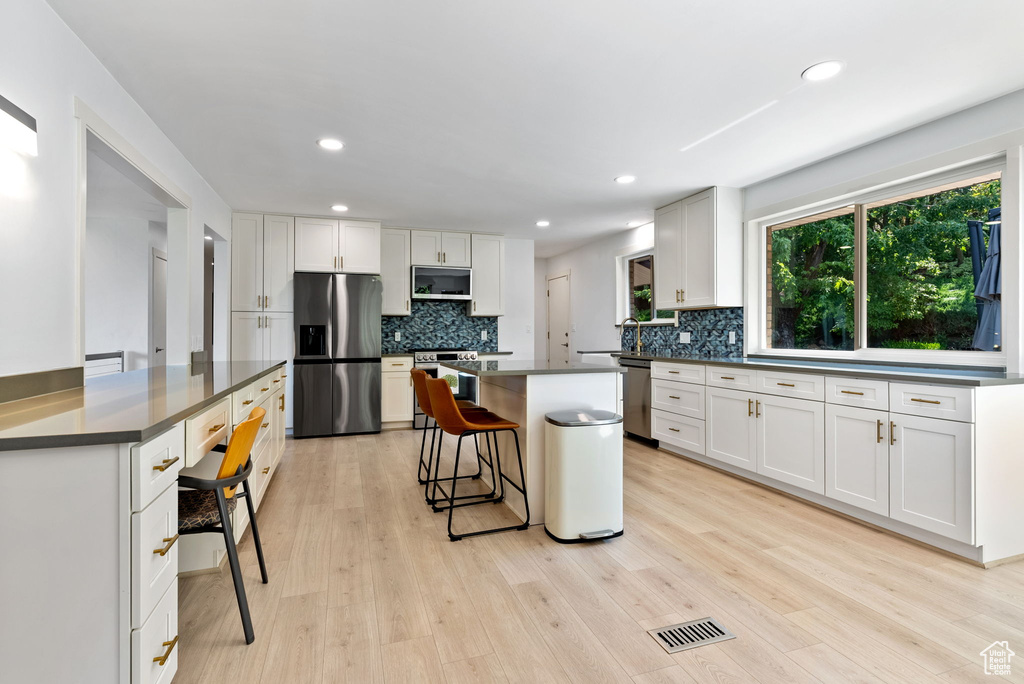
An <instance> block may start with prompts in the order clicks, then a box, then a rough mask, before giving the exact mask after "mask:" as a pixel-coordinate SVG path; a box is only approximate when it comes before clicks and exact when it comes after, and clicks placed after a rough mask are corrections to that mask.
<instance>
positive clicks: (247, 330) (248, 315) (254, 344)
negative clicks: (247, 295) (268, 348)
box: [231, 311, 264, 361]
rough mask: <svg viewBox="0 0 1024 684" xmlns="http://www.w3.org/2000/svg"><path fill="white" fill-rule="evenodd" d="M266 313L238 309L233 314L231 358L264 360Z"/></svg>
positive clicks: (233, 359) (235, 359)
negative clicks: (264, 321)
mask: <svg viewBox="0 0 1024 684" xmlns="http://www.w3.org/2000/svg"><path fill="white" fill-rule="evenodd" d="M263 320H264V314H261V313H253V312H249V311H236V312H235V313H233V314H231V360H232V361H262V360H263Z"/></svg>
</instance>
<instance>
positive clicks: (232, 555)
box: [214, 487, 256, 644]
mask: <svg viewBox="0 0 1024 684" xmlns="http://www.w3.org/2000/svg"><path fill="white" fill-rule="evenodd" d="M214 494H215V495H216V497H217V510H218V511H219V512H220V527H221V529H222V530H223V531H224V547H225V548H226V549H227V552H228V565H230V566H231V579H232V580H233V581H234V583H235V597H236V598H237V599H238V612H239V613H241V615H242V629H243V630H244V631H245V643H247V644H251V643H252V642H253V641H255V640H256V636H255V635H254V634H253V633H252V617H251V616H250V615H249V601H248V600H246V598H245V584H244V583H243V582H242V569H241V568H240V567H239V566H238V549H236V548H235V536H234V534H232V532H231V520H230V518H229V517H228V504H227V501H226V500H225V499H224V489H223V488H222V487H217V489H216V490H214Z"/></svg>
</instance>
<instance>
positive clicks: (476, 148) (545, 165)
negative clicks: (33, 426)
mask: <svg viewBox="0 0 1024 684" xmlns="http://www.w3.org/2000/svg"><path fill="white" fill-rule="evenodd" d="M49 2H50V4H51V5H52V6H53V7H54V8H55V9H56V11H57V12H58V13H59V14H60V15H61V17H63V18H64V20H65V21H66V22H67V23H68V24H69V25H70V26H71V28H72V29H73V30H74V31H75V32H76V33H77V34H78V35H79V36H80V37H81V38H82V39H83V40H84V41H85V43H86V44H87V45H88V46H89V47H90V48H91V49H92V50H93V52H95V53H96V55H97V56H98V57H99V58H100V60H102V61H103V63H104V64H105V65H106V66H107V68H109V69H110V71H111V72H112V73H113V74H114V76H115V77H116V78H117V79H118V80H119V81H120V82H121V83H122V84H123V85H124V86H125V87H126V88H127V89H128V91H129V92H130V93H131V94H132V95H133V96H134V97H135V98H136V99H137V100H138V102H139V103H140V104H141V105H142V106H143V108H145V110H146V111H147V112H148V113H149V114H150V116H152V117H153V119H155V120H156V122H157V123H158V124H159V125H160V126H161V128H162V129H163V130H164V131H165V132H166V133H167V135H168V136H169V137H170V138H171V140H172V141H173V142H174V143H175V144H176V145H177V146H178V147H179V148H180V149H181V150H182V152H183V153H184V154H185V156H187V157H188V158H189V160H190V161H192V163H193V164H194V165H195V167H196V169H198V170H199V172H200V173H201V174H203V176H205V177H206V179H207V180H208V181H209V182H210V184H211V185H212V186H213V187H214V189H216V190H217V191H218V192H219V193H220V194H221V195H222V196H223V197H224V199H225V200H226V201H227V202H228V203H229V204H230V205H231V206H232V207H234V208H236V209H252V210H266V211H273V212H282V213H296V214H319V215H324V214H330V210H329V207H330V205H331V204H333V203H337V202H340V203H343V204H346V205H348V206H349V207H350V211H349V214H348V215H350V216H353V217H370V218H379V219H382V220H383V221H384V223H385V224H387V225H397V226H410V227H421V228H447V229H455V230H481V231H490V232H502V233H505V234H508V235H516V236H524V237H532V238H536V239H537V240H538V244H537V253H538V255H540V256H544V255H549V254H554V253H557V252H559V251H562V250H564V249H566V248H567V247H569V246H572V245H574V244H579V243H580V242H582V241H583V240H585V239H587V238H592V237H594V236H596V235H599V234H604V233H609V232H613V231H617V230H622V229H623V228H624V227H625V225H626V223H627V222H628V221H630V220H634V219H642V218H650V217H651V216H653V210H654V208H655V207H657V206H660V205H662V204H665V203H667V202H670V201H672V200H674V199H677V198H679V197H682V196H684V195H685V194H687V193H689V192H691V191H694V190H698V189H702V188H704V187H707V186H709V185H731V186H745V185H749V184H751V183H753V182H757V181H760V180H763V179H765V178H768V177H771V176H774V175H777V174H779V173H782V172H784V171H788V170H790V169H793V168H795V167H798V166H802V165H805V164H807V163H810V162H812V161H816V160H818V159H821V158H823V157H826V156H830V155H833V154H836V153H838V152H841V151H843V150H846V149H849V148H851V147H855V146H858V145H862V144H864V143H867V142H869V141H872V140H875V139H878V138H880V137H884V136H886V135H889V134H892V133H895V132H897V131H900V130H903V129H906V128H909V127H912V126H914V125H917V124H920V123H923V122H925V121H929V120H932V119H935V118H938V117H940V116H943V115H946V114H948V113H951V112H954V111H957V110H960V109H964V108H966V107H969V106H971V105H974V104H978V103H980V102H983V101H985V100H989V99H992V98H993V97H996V96H999V95H1002V94H1005V93H1008V92H1011V91H1013V90H1017V89H1020V88H1022V87H1024V41H1022V40H1021V36H1022V35H1024V32H1022V28H1024V2H1020V0H990V1H989V2H986V3H982V4H977V5H975V4H972V3H967V2H963V0H900V1H899V2H893V0H858V1H857V2H822V1H821V0H774V1H771V2H766V1H765V0H730V1H729V2H709V1H698V0H685V1H684V0H645V2H639V3H638V2H629V1H628V0H562V1H560V2H551V1H550V0H516V1H514V2H513V1H510V0H431V1H430V2H387V1H383V0H369V1H368V0H363V1H360V2H355V1H351V0H349V1H345V2H338V1H337V0H319V1H316V0H292V1H291V2H287V1H285V0H277V1H270V0H257V1H254V0H217V1H216V2H210V1H209V0H178V1H175V2H124V1H123V0H89V2H82V1H81V0H49ZM825 59H841V60H844V61H845V62H846V63H847V64H848V67H847V69H846V71H845V72H843V73H842V74H841V75H840V76H839V77H838V78H836V79H835V80H833V81H829V82H825V83H819V84H804V83H803V82H802V81H801V80H800V72H801V71H802V70H803V69H804V68H805V67H807V66H809V65H811V64H814V63H816V62H818V61H821V60H825ZM775 100H777V101H778V102H777V103H776V104H774V105H772V106H769V107H768V108H767V109H764V110H763V111H761V112H760V113H758V114H756V115H754V116H751V117H750V118H748V119H746V120H744V121H742V122H741V123H739V124H737V125H734V126H732V127H730V128H728V129H727V130H725V131H723V132H721V133H719V134H718V135H716V136H713V137H711V138H710V139H708V140H706V141H705V142H702V143H701V144H699V145H697V146H695V147H693V148H692V149H690V150H688V151H686V152H680V148H683V147H685V146H687V145H691V144H692V143H694V142H695V141H698V140H700V139H701V138H704V137H705V136H707V135H708V134H710V133H712V132H714V131H716V130H719V129H721V128H722V127H725V126H728V125H729V124H730V123H733V122H735V121H737V120H738V119H741V118H742V117H744V116H746V115H748V114H750V113H751V112H754V111H756V110H758V109H759V108H762V107H765V106H766V105H768V104H769V103H770V102H772V101H775ZM325 136H334V137H338V138H340V139H342V140H343V141H344V142H345V144H346V148H345V150H344V151H342V152H340V153H327V152H324V151H322V150H320V149H319V148H318V147H316V145H315V144H314V141H315V140H316V139H317V138H320V137H325ZM622 174H632V175H635V176H637V177H638V180H637V182H636V183H634V184H633V185H628V186H622V185H618V184H616V183H613V182H612V179H613V178H614V177H615V176H619V175H622ZM542 218H544V219H548V220H550V221H551V227H550V228H549V229H547V230H540V229H538V228H536V227H535V226H534V223H535V222H536V221H537V220H538V219H542Z"/></svg>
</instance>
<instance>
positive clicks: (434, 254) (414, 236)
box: [410, 230, 441, 266]
mask: <svg viewBox="0 0 1024 684" xmlns="http://www.w3.org/2000/svg"><path fill="white" fill-rule="evenodd" d="M410 235H411V238H410V239H411V241H412V265H413V266H440V265H441V231H438V230H413V231H410Z"/></svg>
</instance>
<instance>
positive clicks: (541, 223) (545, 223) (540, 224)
mask: <svg viewBox="0 0 1024 684" xmlns="http://www.w3.org/2000/svg"><path fill="white" fill-rule="evenodd" d="M550 225H551V221H537V227H538V228H547V227H548V226H550Z"/></svg>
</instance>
